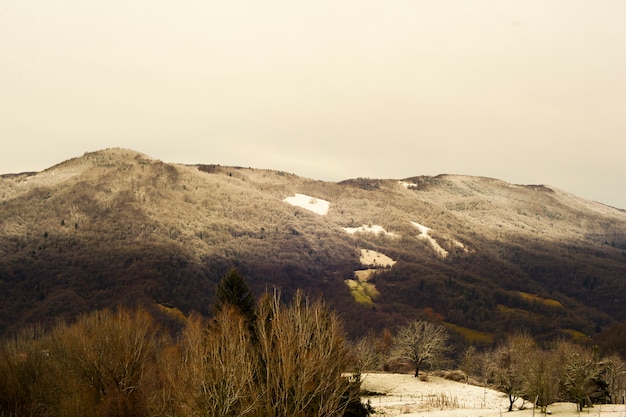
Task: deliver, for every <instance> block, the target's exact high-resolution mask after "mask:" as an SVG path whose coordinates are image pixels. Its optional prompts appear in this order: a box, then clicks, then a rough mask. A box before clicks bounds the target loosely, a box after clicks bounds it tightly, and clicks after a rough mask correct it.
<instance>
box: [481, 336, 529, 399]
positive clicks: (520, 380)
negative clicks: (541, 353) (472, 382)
mask: <svg viewBox="0 0 626 417" xmlns="http://www.w3.org/2000/svg"><path fill="white" fill-rule="evenodd" d="M535 348H536V346H535V342H534V340H533V339H532V338H531V337H530V336H527V335H515V336H509V337H508V338H507V339H506V341H505V342H504V343H502V344H501V345H500V346H498V347H497V348H496V349H495V350H494V351H493V352H492V354H491V361H490V374H491V375H492V377H491V379H492V380H493V383H494V385H495V386H496V387H497V388H498V389H499V390H501V391H503V392H504V393H505V394H507V396H508V398H509V411H512V410H513V404H514V403H515V401H517V400H518V399H519V398H520V397H523V396H524V394H525V391H524V390H525V388H526V387H527V384H526V379H525V371H526V368H527V365H528V362H529V359H530V356H531V353H532V352H533V351H534V350H535Z"/></svg>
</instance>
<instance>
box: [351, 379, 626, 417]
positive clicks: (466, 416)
mask: <svg viewBox="0 0 626 417" xmlns="http://www.w3.org/2000/svg"><path fill="white" fill-rule="evenodd" d="M362 387H363V389H365V390H367V391H370V392H377V393H381V394H383V395H375V396H371V397H363V398H362V401H365V402H367V401H368V400H369V401H370V403H371V406H372V407H373V408H374V411H375V412H376V414H375V415H385V416H403V417H416V416H424V417H502V416H507V415H511V416H515V417H531V416H540V415H542V414H541V413H540V411H539V410H538V409H536V410H533V407H532V404H529V403H528V402H526V403H525V404H524V409H523V410H519V407H520V406H521V405H522V401H521V400H518V401H517V402H516V403H515V405H514V408H513V410H514V411H513V413H508V412H507V409H508V405H509V401H508V399H507V397H506V395H505V394H503V393H501V392H498V391H495V390H493V389H490V388H485V387H479V386H476V385H470V384H465V383H462V382H455V381H450V380H447V379H444V378H441V377H436V376H432V375H428V378H427V380H426V381H421V380H420V379H419V378H415V377H414V376H413V375H408V374H389V373H367V374H364V375H363V384H362ZM548 412H549V413H550V414H551V415H553V416H557V417H558V416H560V417H576V416H580V415H587V416H615V417H621V416H624V415H626V408H625V407H624V405H623V404H614V405H611V404H607V405H596V406H594V407H593V408H591V409H585V410H584V411H583V412H582V413H581V414H578V412H577V411H576V405H575V404H572V403H555V404H552V405H549V406H548Z"/></svg>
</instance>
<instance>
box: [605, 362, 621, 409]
mask: <svg viewBox="0 0 626 417" xmlns="http://www.w3.org/2000/svg"><path fill="white" fill-rule="evenodd" d="M602 378H603V380H604V382H606V384H607V390H608V391H609V396H610V398H609V400H610V402H611V403H613V404H621V402H622V401H624V397H623V396H624V391H625V390H626V363H625V362H624V360H623V359H622V358H621V357H620V356H619V355H611V356H609V357H607V358H604V360H603V361H602Z"/></svg>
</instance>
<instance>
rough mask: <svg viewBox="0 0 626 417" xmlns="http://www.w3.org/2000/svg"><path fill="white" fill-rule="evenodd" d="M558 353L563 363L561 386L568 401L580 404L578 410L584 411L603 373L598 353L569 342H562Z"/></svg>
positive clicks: (558, 346) (558, 347) (557, 348)
mask: <svg viewBox="0 0 626 417" xmlns="http://www.w3.org/2000/svg"><path fill="white" fill-rule="evenodd" d="M556 352H557V354H558V355H559V357H560V358H562V361H563V363H562V367H561V372H562V374H561V385H562V387H563V391H564V394H565V395H566V399H567V400H570V401H572V402H575V403H576V404H578V410H579V411H582V409H583V407H584V406H585V400H586V399H587V397H588V396H589V395H590V394H591V393H592V392H593V390H594V388H595V383H596V380H597V378H598V377H599V376H600V373H601V371H602V367H601V365H600V358H599V356H598V353H597V351H596V350H591V349H589V348H585V347H583V346H579V345H574V344H572V343H569V342H560V343H559V344H558V345H557V347H556Z"/></svg>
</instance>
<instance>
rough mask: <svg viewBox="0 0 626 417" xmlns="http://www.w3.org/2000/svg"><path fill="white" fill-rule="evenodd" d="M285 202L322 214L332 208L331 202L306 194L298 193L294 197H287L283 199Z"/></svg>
mask: <svg viewBox="0 0 626 417" xmlns="http://www.w3.org/2000/svg"><path fill="white" fill-rule="evenodd" d="M283 201H284V202H285V203H289V204H291V205H292V206H296V207H301V208H303V209H306V210H310V211H312V212H313V213H317V214H319V215H321V216H325V215H326V214H328V209H329V208H330V202H328V201H326V200H322V199H321V198H315V197H311V196H310V195H306V194H297V193H296V195H295V196H293V197H287V198H285V199H284V200H283Z"/></svg>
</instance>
